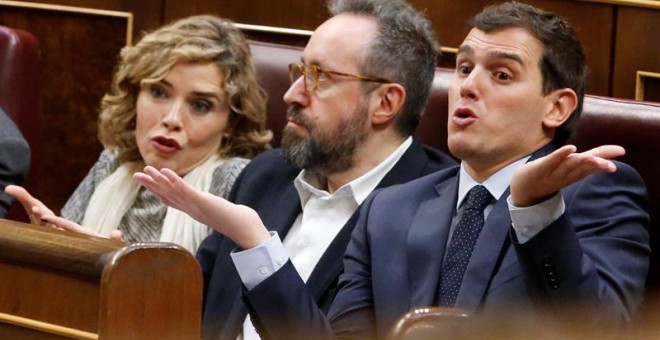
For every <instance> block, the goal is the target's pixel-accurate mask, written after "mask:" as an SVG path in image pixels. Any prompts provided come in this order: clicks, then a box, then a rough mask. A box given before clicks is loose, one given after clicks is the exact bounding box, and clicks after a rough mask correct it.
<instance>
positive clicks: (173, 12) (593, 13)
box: [165, 0, 613, 95]
mask: <svg viewBox="0 0 660 340" xmlns="http://www.w3.org/2000/svg"><path fill="white" fill-rule="evenodd" d="M500 2H501V1H498V0H472V1H455V0H411V3H412V4H413V5H414V6H415V7H416V8H417V9H419V10H422V11H424V12H425V13H426V15H427V16H428V18H429V19H431V21H432V22H433V24H434V27H435V29H436V32H437V33H438V37H439V39H440V42H441V43H442V44H443V46H448V47H457V46H458V45H459V44H460V43H461V42H462V41H463V38H464V37H465V35H466V33H467V21H468V19H470V18H471V17H472V16H473V15H474V14H476V13H478V12H479V11H481V9H482V8H483V7H484V6H486V5H490V4H496V3H500ZM526 2H528V3H530V4H532V5H535V6H538V7H540V8H544V9H546V10H550V11H555V12H557V13H559V14H561V15H564V16H565V17H566V18H567V19H568V20H569V21H570V22H571V23H572V24H573V25H574V26H575V28H576V31H577V32H578V36H579V37H580V38H581V39H582V40H583V42H584V45H585V49H586V51H587V56H597V57H589V58H588V63H589V69H590V70H591V72H590V77H589V81H588V88H587V89H588V92H589V93H592V94H598V95H607V94H609V87H610V82H611V77H610V72H609V68H610V63H611V50H612V41H611V34H612V23H613V20H612V18H613V7H612V5H608V4H600V3H590V2H579V1H556V0H530V1H526ZM198 13H217V14H219V15H221V16H224V17H227V18H230V19H232V20H234V21H236V22H239V23H248V24H258V25H268V26H279V27H286V28H295V29H308V30H314V28H315V27H316V26H318V25H319V24H320V23H322V22H323V20H325V18H327V17H328V14H327V12H326V8H325V6H324V1H320V0H315V1H294V0H275V1H271V2H269V6H264V4H263V2H262V1H260V0H244V1H228V0H224V1H212V0H206V1H196V2H195V4H194V5H191V4H189V2H186V1H182V0H171V1H168V3H167V6H166V12H165V17H166V19H168V20H170V19H174V18H179V17H183V16H186V15H190V14H198ZM251 38H252V39H256V40H262V41H270V42H280V43H281V42H283V41H282V40H265V39H262V38H261V37H255V36H254V35H252V36H251ZM453 64H454V56H453V55H452V54H451V53H445V54H444V55H443V57H442V58H441V60H440V62H439V65H440V66H444V67H452V66H453Z"/></svg>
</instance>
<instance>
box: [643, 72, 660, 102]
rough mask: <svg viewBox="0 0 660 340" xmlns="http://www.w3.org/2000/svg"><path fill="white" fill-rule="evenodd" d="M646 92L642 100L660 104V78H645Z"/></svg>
mask: <svg viewBox="0 0 660 340" xmlns="http://www.w3.org/2000/svg"><path fill="white" fill-rule="evenodd" d="M643 81H644V92H643V93H642V98H640V100H646V101H652V102H658V103H660V78H648V77H647V78H644V79H643Z"/></svg>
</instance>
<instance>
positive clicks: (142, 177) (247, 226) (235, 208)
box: [134, 166, 270, 249]
mask: <svg viewBox="0 0 660 340" xmlns="http://www.w3.org/2000/svg"><path fill="white" fill-rule="evenodd" d="M134 178H135V180H136V181H138V182H139V183H140V184H142V185H144V186H145V187H146V188H147V189H149V190H150V191H151V192H153V193H154V194H155V195H156V196H158V198H159V199H160V200H161V201H162V202H163V204H165V205H167V206H170V207H172V208H175V209H178V210H181V211H183V212H185V213H186V214H188V215H190V216H191V217H192V218H194V219H195V220H197V221H199V222H201V223H204V224H206V225H208V226H209V227H211V228H213V229H215V230H216V231H218V232H219V233H221V234H223V235H225V236H227V237H229V238H230V239H231V240H232V241H234V242H235V243H236V244H237V245H238V246H239V247H241V248H243V249H250V248H253V247H255V246H257V245H259V244H261V243H262V242H264V241H266V240H267V239H268V238H270V234H269V233H268V230H267V229H266V227H265V226H264V225H263V223H262V222H261V219H260V218H259V215H257V213H256V212H255V211H254V210H252V209H251V208H249V207H247V206H244V205H237V204H234V203H231V202H229V201H227V200H225V199H224V198H221V197H218V196H215V195H213V194H209V193H207V192H203V191H200V190H198V189H196V188H194V187H193V186H191V185H190V184H188V183H186V182H185V181H184V180H183V179H182V178H181V177H179V175H177V174H176V173H175V172H174V171H172V170H170V169H162V170H160V171H158V170H157V169H156V168H154V167H151V166H147V167H145V168H144V172H138V173H136V174H135V175H134Z"/></svg>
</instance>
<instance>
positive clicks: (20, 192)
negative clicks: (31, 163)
mask: <svg viewBox="0 0 660 340" xmlns="http://www.w3.org/2000/svg"><path fill="white" fill-rule="evenodd" d="M5 193H7V194H8V195H10V196H13V197H14V198H15V199H17V200H18V201H19V202H21V204H23V205H24V206H30V205H35V204H41V202H40V201H39V200H38V199H36V198H34V197H33V196H32V195H30V193H29V192H28V191H27V190H25V189H24V188H23V187H20V186H18V185H8V186H7V187H5Z"/></svg>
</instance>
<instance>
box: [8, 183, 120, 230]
mask: <svg viewBox="0 0 660 340" xmlns="http://www.w3.org/2000/svg"><path fill="white" fill-rule="evenodd" d="M5 192H6V193H7V194H9V195H11V196H13V197H14V198H16V199H17V200H18V201H19V202H21V204H22V205H23V208H25V211H26V212H27V214H28V216H29V217H30V223H32V224H34V225H40V226H44V227H51V228H56V229H61V230H67V231H72V232H75V233H80V234H84V235H91V236H99V237H102V236H101V235H99V234H97V233H95V232H93V231H91V230H89V229H87V228H85V227H83V226H81V225H80V224H78V223H75V222H72V221H69V220H67V219H66V218H63V217H59V216H57V215H55V213H53V211H52V210H50V209H48V207H46V205H45V204H43V203H42V202H41V201H39V200H38V199H36V198H34V196H32V195H30V193H29V192H28V191H27V190H25V189H24V188H22V187H20V186H17V185H8V186H7V187H6V188H5ZM110 238H111V239H114V240H118V241H121V240H122V234H121V231H119V230H115V231H113V232H112V234H110Z"/></svg>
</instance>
